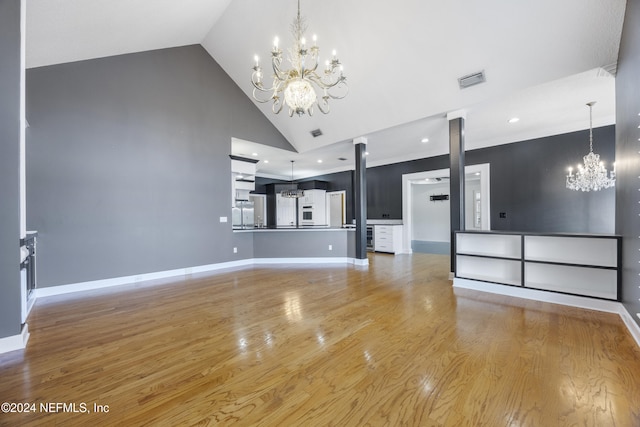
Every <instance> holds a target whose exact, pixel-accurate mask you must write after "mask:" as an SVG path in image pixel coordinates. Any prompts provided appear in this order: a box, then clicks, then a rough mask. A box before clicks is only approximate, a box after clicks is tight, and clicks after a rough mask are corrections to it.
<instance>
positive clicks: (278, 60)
mask: <svg viewBox="0 0 640 427" xmlns="http://www.w3.org/2000/svg"><path fill="white" fill-rule="evenodd" d="M280 64H282V57H281V56H277V57H275V56H274V57H273V60H272V61H271V67H272V68H273V77H274V78H275V79H278V80H280V81H281V82H285V81H287V79H288V77H289V73H287V72H286V71H282V70H281V69H280Z"/></svg>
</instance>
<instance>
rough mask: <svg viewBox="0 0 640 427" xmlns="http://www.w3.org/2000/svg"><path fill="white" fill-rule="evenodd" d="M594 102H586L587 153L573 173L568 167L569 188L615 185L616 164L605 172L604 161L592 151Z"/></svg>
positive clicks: (580, 188)
mask: <svg viewBox="0 0 640 427" xmlns="http://www.w3.org/2000/svg"><path fill="white" fill-rule="evenodd" d="M594 104H595V102H589V103H588V104H587V105H588V106H589V154H587V155H586V156H584V157H583V158H582V159H583V161H584V165H582V164H580V165H578V170H577V171H576V173H575V175H574V174H573V168H571V167H570V168H569V174H568V175H567V188H568V189H570V190H575V191H578V190H581V191H598V190H602V189H604V188H610V187H614V186H615V185H616V164H615V163H614V164H613V170H612V171H611V172H607V169H606V168H605V167H604V163H603V162H601V161H600V155H598V154H595V153H594V152H593V105H594Z"/></svg>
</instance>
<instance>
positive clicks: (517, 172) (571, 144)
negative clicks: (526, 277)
mask: <svg viewBox="0 0 640 427" xmlns="http://www.w3.org/2000/svg"><path fill="white" fill-rule="evenodd" d="M584 110H585V120H588V109H587V107H585V109H584ZM593 141H594V142H593V149H594V152H596V153H597V154H599V155H600V158H601V159H602V160H603V161H604V162H605V163H606V165H607V166H608V168H609V169H611V165H612V164H613V162H614V161H615V126H613V125H612V126H605V127H601V128H597V129H594V130H593ZM588 152H589V130H588V129H587V130H584V131H580V132H571V133H566V134H561V135H554V136H550V137H546V138H539V139H533V140H529V141H523V142H518V143H515V144H506V145H499V146H495V147H489V148H483V149H480V150H471V151H468V152H467V155H466V164H467V165H473V164H480V163H490V164H491V167H490V169H491V171H490V174H491V228H492V229H493V230H511V231H527V232H530V231H541V232H580V233H613V232H614V231H615V190H614V189H607V190H602V191H596V192H581V191H580V192H577V191H572V190H569V189H567V188H566V187H565V180H566V174H567V167H568V166H571V165H573V167H574V169H575V167H576V165H577V164H578V163H581V162H582V157H583V156H584V155H585V154H587V153H588ZM501 212H504V213H505V214H506V218H500V213H501Z"/></svg>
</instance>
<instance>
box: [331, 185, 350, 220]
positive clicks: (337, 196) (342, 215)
mask: <svg viewBox="0 0 640 427" xmlns="http://www.w3.org/2000/svg"><path fill="white" fill-rule="evenodd" d="M346 197H347V192H346V191H344V190H342V191H331V192H328V193H327V219H328V221H327V222H328V224H329V227H342V226H343V225H344V224H345V221H346V218H347V204H346Z"/></svg>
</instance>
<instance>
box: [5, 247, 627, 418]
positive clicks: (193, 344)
mask: <svg viewBox="0 0 640 427" xmlns="http://www.w3.org/2000/svg"><path fill="white" fill-rule="evenodd" d="M370 262H371V264H370V266H369V267H368V268H362V267H354V266H345V265H334V266H331V267H318V266H313V265H305V266H291V267H285V266H278V267H262V266H260V267H253V268H245V269H238V270H233V271H231V270H230V271H225V272H218V273H215V274H209V275H206V276H205V275H201V276H198V277H194V278H191V279H189V280H177V281H172V282H169V281H164V282H161V283H155V284H154V285H153V286H151V285H150V284H138V285H131V286H123V287H118V288H112V289H109V290H100V291H91V292H85V293H77V294H69V295H65V296H59V297H49V298H43V299H40V300H38V301H37V303H36V306H35V307H34V309H33V311H32V314H31V317H30V319H29V325H30V328H31V340H30V342H29V345H28V348H27V350H26V351H17V352H12V353H7V354H4V355H0V402H15V403H35V404H36V406H37V407H36V411H35V412H30V413H23V414H2V413H0V425H7V426H18V425H20V426H27V425H64V426H69V425H92V426H98V425H109V426H114V425H120V426H136V425H239V426H253V425H257V426H261V425H263V426H325V425H327V426H364V425H371V426H401V425H406V426H492V427H493V426H565V425H566V426H573V425H576V426H640V350H639V349H638V347H637V345H636V343H635V342H634V341H633V339H632V337H631V336H630V335H629V333H628V331H627V330H626V329H625V327H624V325H623V323H622V321H621V320H620V319H619V317H618V316H617V315H613V314H608V313H600V312H595V311H588V310H581V309H576V308H568V307H562V306H559V305H553V304H547V303H540V302H534V301H527V300H519V299H515V298H508V297H501V296H496V295H492V294H485V293H480V292H474V291H468V290H456V291H455V292H454V290H453V289H452V287H451V282H449V281H448V280H447V275H448V267H449V258H448V257H447V256H441V255H423V254H414V255H399V256H392V255H383V254H372V255H370ZM42 403H44V404H51V403H67V404H75V405H76V410H79V411H82V410H83V408H84V407H83V406H82V404H83V403H84V404H86V405H87V406H86V408H87V410H88V411H91V413H69V412H63V411H64V408H63V407H55V406H54V407H53V409H54V410H59V411H62V412H58V413H51V412H50V413H46V412H44V411H43V410H42V408H41V407H40V404H42ZM94 403H95V404H99V405H108V410H109V412H108V413H95V412H94V406H93V405H94ZM49 409H51V407H50V408H49ZM67 409H72V408H67Z"/></svg>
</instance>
